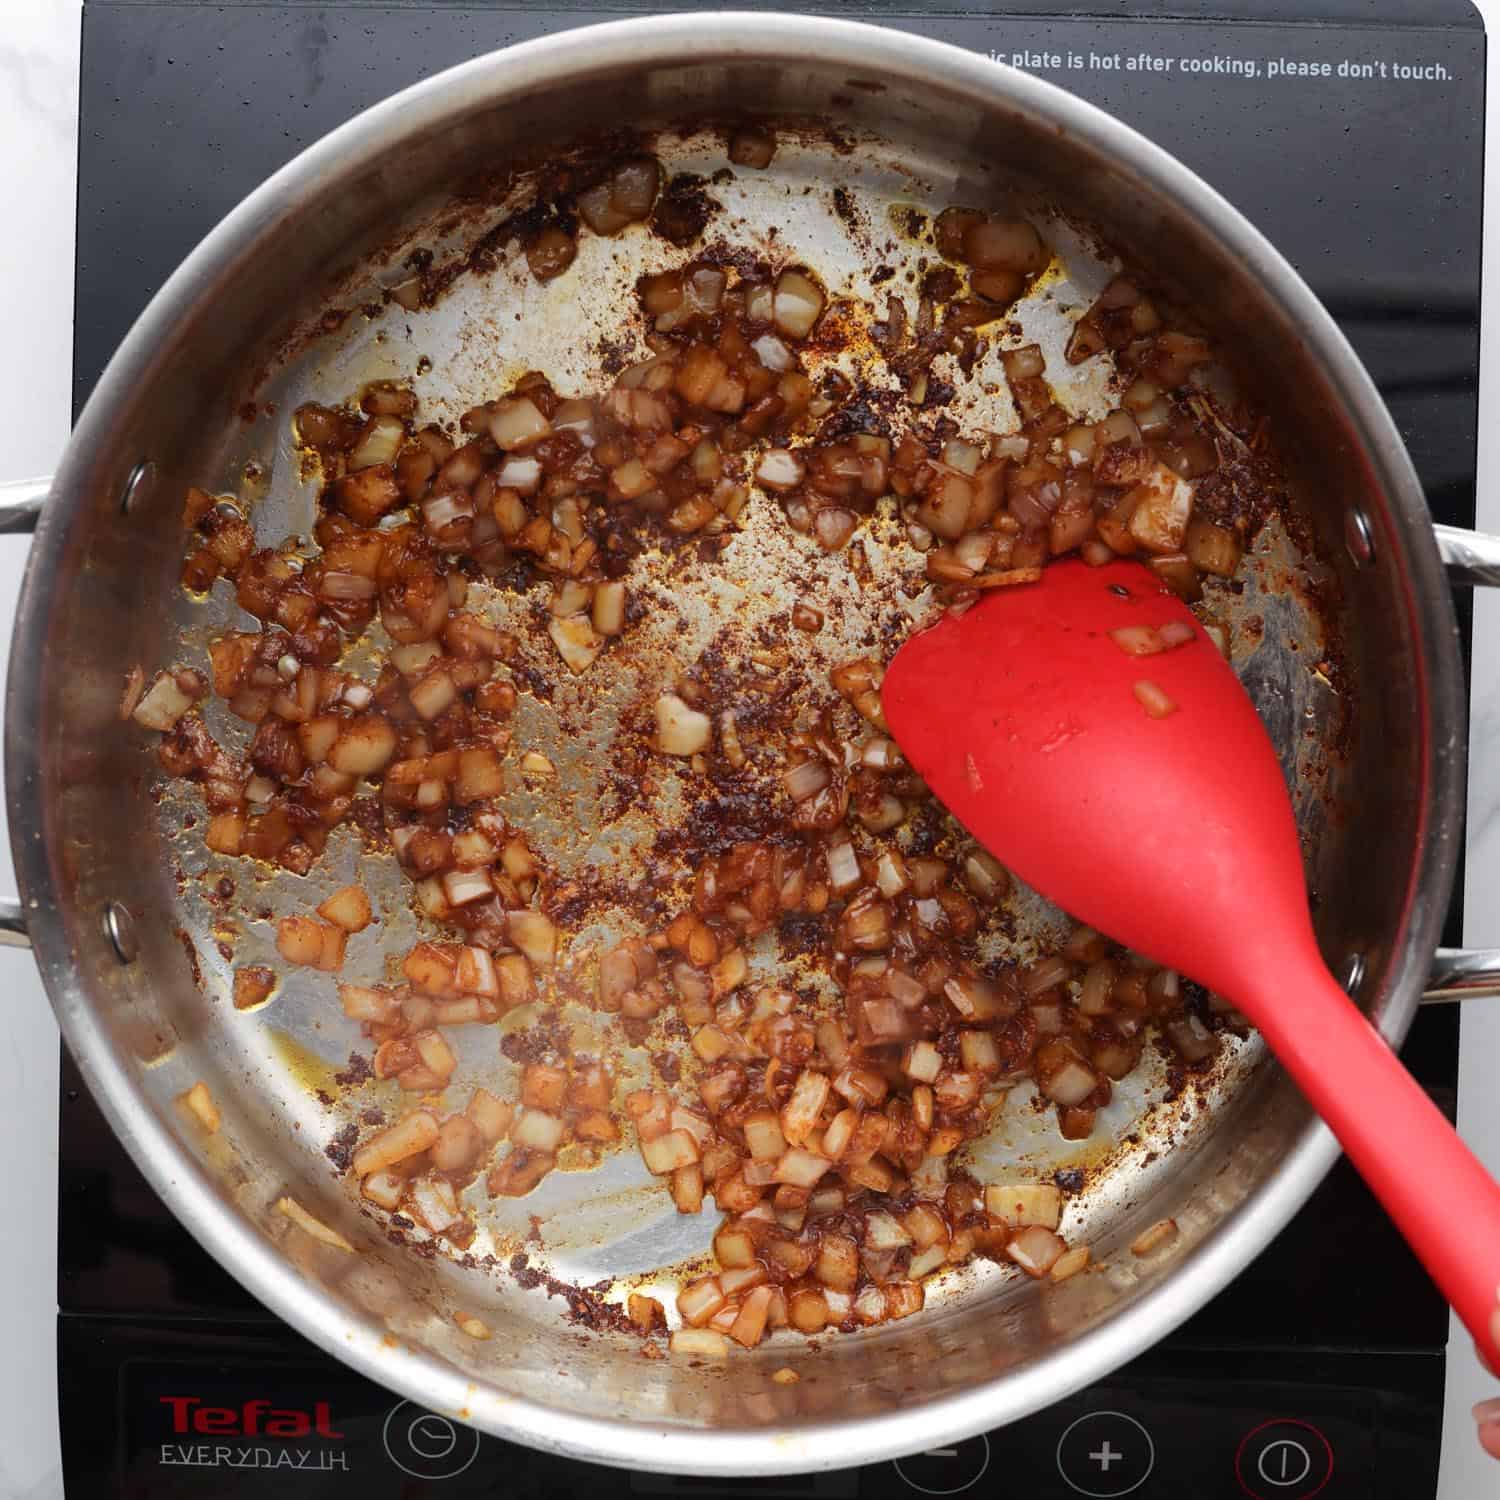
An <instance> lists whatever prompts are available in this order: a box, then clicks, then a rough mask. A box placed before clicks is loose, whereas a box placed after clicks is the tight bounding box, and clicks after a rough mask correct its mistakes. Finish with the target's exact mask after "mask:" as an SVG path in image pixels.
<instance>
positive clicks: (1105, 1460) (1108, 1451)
mask: <svg viewBox="0 0 1500 1500" xmlns="http://www.w3.org/2000/svg"><path fill="white" fill-rule="evenodd" d="M1089 1457H1090V1458H1091V1459H1092V1460H1093V1461H1094V1462H1095V1463H1096V1464H1098V1465H1099V1471H1100V1473H1103V1474H1108V1473H1109V1466H1110V1465H1111V1464H1112V1463H1116V1462H1118V1461H1119V1460H1120V1459H1122V1458H1124V1457H1125V1455H1124V1454H1123V1453H1119V1452H1117V1451H1116V1450H1115V1449H1113V1448H1111V1447H1110V1446H1109V1439H1108V1438H1105V1440H1104V1446H1103V1447H1102V1448H1096V1449H1094V1451H1093V1452H1092V1453H1090V1454H1089Z"/></svg>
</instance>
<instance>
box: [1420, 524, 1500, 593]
mask: <svg viewBox="0 0 1500 1500" xmlns="http://www.w3.org/2000/svg"><path fill="white" fill-rule="evenodd" d="M1432 530H1433V534H1434V535H1435V536H1436V537H1437V544H1438V555H1439V556H1440V557H1441V558H1442V559H1443V567H1444V568H1446V569H1447V570H1448V582H1449V583H1451V584H1453V585H1455V586H1457V585H1461V584H1468V585H1470V586H1471V587H1474V588H1491V589H1493V588H1500V536H1491V535H1489V534H1487V533H1486V532H1483V531H1465V530H1464V529H1463V528H1462V527H1460V526H1434V527H1433V528H1432Z"/></svg>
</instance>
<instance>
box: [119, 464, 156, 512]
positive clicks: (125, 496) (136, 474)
mask: <svg viewBox="0 0 1500 1500" xmlns="http://www.w3.org/2000/svg"><path fill="white" fill-rule="evenodd" d="M150 472H151V460H150V459H149V458H143V459H141V461H140V462H139V463H138V464H136V466H135V467H134V468H133V469H132V470H131V471H130V474H129V477H128V478H127V479H126V480H125V483H124V484H122V485H121V486H120V512H121V514H122V515H127V516H128V515H129V514H130V508H131V506H132V505H134V504H135V501H136V497H137V496H138V495H139V494H140V493H141V491H142V490H143V489H144V488H145V483H146V476H147V475H148V474H149V473H150Z"/></svg>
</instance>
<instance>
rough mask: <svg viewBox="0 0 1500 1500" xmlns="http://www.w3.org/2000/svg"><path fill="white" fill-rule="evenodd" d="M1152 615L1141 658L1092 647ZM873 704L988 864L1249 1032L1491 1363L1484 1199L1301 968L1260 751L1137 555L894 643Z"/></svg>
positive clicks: (1241, 700)
mask: <svg viewBox="0 0 1500 1500" xmlns="http://www.w3.org/2000/svg"><path fill="white" fill-rule="evenodd" d="M1174 621H1175V622H1177V629H1176V631H1171V630H1169V632H1168V635H1169V638H1170V637H1171V636H1173V635H1174V634H1177V633H1180V632H1181V628H1182V627H1184V626H1186V627H1189V628H1191V630H1192V632H1193V635H1192V639H1191V640H1189V641H1188V642H1187V643H1186V644H1184V645H1180V646H1176V647H1174V648H1173V649H1171V650H1168V651H1164V652H1161V653H1159V654H1155V655H1147V656H1131V655H1127V654H1126V652H1125V651H1124V650H1122V649H1121V646H1120V645H1119V644H1117V641H1116V638H1115V637H1113V636H1112V635H1111V632H1113V631H1118V630H1120V629H1122V628H1124V627H1130V626H1151V627H1154V628H1155V629H1157V630H1158V631H1159V630H1160V629H1161V628H1162V627H1163V626H1169V625H1171V624H1172V622H1174ZM1127 639H1128V637H1127ZM881 698H882V700H883V702H884V705H885V715H886V720H887V722H888V723H889V725H890V728H891V732H892V733H893V734H894V735H895V737H896V739H897V741H898V742H899V743H900V745H901V748H902V750H903V752H904V753H905V754H906V756H907V759H908V760H909V761H910V762H911V764H912V766H913V767H914V768H915V769H916V770H917V771H918V772H919V773H920V774H921V775H922V776H923V777H924V778H925V779H926V781H927V782H928V784H929V785H930V786H931V787H932V789H933V791H934V792H936V794H937V795H938V796H939V797H940V798H941V799H942V800H943V802H944V803H945V804H946V805H947V806H948V807H949V808H950V809H951V810H952V812H953V813H954V815H955V816H956V817H957V818H958V819H959V820H960V821H961V822H962V823H963V824H964V825H965V826H966V827H967V828H968V829H969V831H970V832H971V833H973V834H974V836H975V837H976V838H978V839H979V840H980V842H981V843H983V844H984V845H985V846H986V847H987V848H989V849H990V850H992V851H993V852H994V854H995V855H996V857H997V858H999V859H1000V860H1002V861H1003V862H1004V863H1005V864H1006V865H1007V866H1009V867H1010V868H1011V869H1013V870H1014V871H1015V872H1016V874H1017V875H1019V876H1020V877H1021V878H1022V879H1023V880H1025V881H1026V882H1028V884H1030V885H1032V886H1034V887H1035V888H1036V889H1037V890H1039V891H1041V892H1042V893H1043V894H1045V895H1046V896H1048V897H1050V898H1051V899H1052V900H1054V901H1056V902H1057V903H1058V905H1060V906H1061V907H1063V908H1064V910H1066V911H1068V912H1070V913H1071V914H1072V915H1073V916H1075V917H1077V918H1078V919H1079V920H1080V921H1084V922H1087V923H1089V925H1090V926H1093V927H1097V928H1098V929H1099V930H1100V931H1101V932H1105V933H1107V934H1109V936H1110V937H1112V938H1114V939H1115V940H1116V941H1118V942H1121V943H1124V944H1126V945H1127V946H1129V947H1131V948H1134V949H1136V950H1137V951H1139V952H1141V953H1144V954H1147V955H1149V956H1150V957H1151V958H1153V959H1155V960H1156V961H1157V962H1159V963H1163V964H1167V965H1169V966H1171V967H1172V968H1174V969H1178V970H1180V971H1181V972H1183V973H1184V974H1187V975H1190V976H1191V977H1192V978H1194V979H1196V980H1198V981H1199V982H1200V983H1202V984H1205V985H1207V986H1208V987H1209V988H1210V989H1213V990H1215V991H1216V992H1218V993H1219V994H1221V995H1223V996H1224V997H1225V998H1226V999H1229V1000H1232V1001H1233V1002H1234V1004H1235V1005H1237V1006H1239V1007H1240V1009H1241V1010H1243V1011H1244V1013H1245V1014H1246V1015H1247V1016H1249V1017H1250V1019H1251V1020H1252V1021H1254V1023H1255V1024H1256V1026H1258V1027H1259V1028H1260V1030H1261V1032H1262V1034H1263V1035H1264V1036H1265V1038H1266V1040H1267V1041H1268V1042H1269V1043H1270V1045H1271V1047H1272V1048H1273V1049H1274V1051H1275V1052H1276V1055H1277V1056H1278V1057H1279V1058H1280V1059H1281V1061H1282V1063H1283V1065H1284V1066H1285V1067H1286V1068H1287V1070H1288V1071H1289V1072H1290V1073H1291V1075H1292V1077H1293V1078H1295V1079H1296V1081H1297V1083H1298V1084H1299V1085H1300V1087H1301V1089H1302V1091H1303V1093H1304V1094H1305V1095H1306V1096H1307V1098H1308V1100H1309V1101H1310V1102H1311V1103H1312V1105H1313V1106H1314V1108H1316V1109H1317V1111H1318V1112H1319V1114H1321V1115H1322V1116H1323V1118H1324V1119H1325V1120H1326V1121H1327V1122H1328V1124H1329V1126H1330V1127H1331V1128H1332V1129H1333V1131H1334V1133H1335V1134H1336V1135H1337V1136H1338V1138H1339V1140H1340V1141H1341V1142H1342V1143H1343V1146H1344V1150H1345V1151H1346V1152H1348V1154H1349V1158H1350V1160H1351V1161H1353V1163H1354V1165H1355V1166H1356V1167H1357V1168H1358V1169H1359V1170H1360V1172H1361V1173H1362V1174H1363V1175H1364V1178H1365V1181H1366V1182H1368V1183H1369V1185H1370V1187H1371V1188H1372V1189H1373V1190H1374V1192H1375V1193H1376V1195H1377V1196H1378V1197H1379V1198H1380V1200H1381V1202H1382V1203H1383V1204H1384V1205H1385V1207H1386V1209H1387V1211H1388V1212H1389V1213H1390V1215H1391V1218H1392V1219H1393V1220H1394V1221H1395V1223H1396V1224H1397V1226H1398V1227H1399V1228H1400V1230H1401V1232H1402V1234H1404V1235H1405V1236H1406V1238H1407V1240H1408V1242H1409V1243H1410V1244H1411V1247H1412V1249H1413V1250H1415V1251H1416V1253H1417V1255H1418V1256H1419V1257H1420V1258H1421V1259H1422V1261H1423V1263H1424V1264H1425V1265H1426V1267H1427V1269H1428V1271H1429V1272H1430V1273H1431V1275H1432V1277H1433V1280H1434V1281H1436V1282H1437V1284H1438V1286H1439V1287H1440V1288H1441V1289H1442V1292H1443V1295H1444V1296H1445V1297H1447V1299H1448V1301H1449V1302H1450V1303H1451V1304H1452V1305H1453V1307H1454V1308H1455V1309H1457V1311H1458V1314H1459V1316H1460V1317H1461V1318H1462V1319H1463V1321H1464V1323H1465V1324H1466V1325H1467V1326H1468V1329H1469V1331H1470V1333H1472V1334H1473V1335H1474V1338H1475V1340H1476V1342H1477V1343H1478V1345H1479V1347H1480V1350H1481V1352H1482V1353H1483V1354H1484V1356H1485V1357H1486V1358H1487V1359H1488V1360H1489V1362H1490V1363H1491V1365H1492V1366H1493V1367H1495V1368H1497V1369H1500V1360H1497V1353H1500V1351H1497V1349H1496V1345H1495V1340H1494V1339H1493V1338H1492V1336H1491V1333H1490V1316H1491V1314H1492V1313H1493V1312H1494V1311H1495V1309H1496V1307H1497V1305H1500V1302H1497V1297H1500V1187H1497V1185H1496V1184H1495V1182H1494V1181H1493V1180H1492V1179H1491V1177H1490V1175H1489V1174H1488V1172H1486V1171H1485V1169H1484V1168H1483V1167H1482V1166H1481V1165H1480V1164H1479V1162H1478V1161H1476V1160H1475V1158H1474V1156H1473V1155H1472V1154H1471V1153H1470V1151H1469V1150H1468V1148H1467V1147H1466V1146H1465V1145H1464V1144H1463V1142H1462V1141H1460V1140H1459V1138H1458V1136H1457V1134H1455V1132H1454V1130H1453V1127H1452V1126H1451V1125H1449V1123H1448V1121H1447V1120H1446V1119H1445V1118H1444V1117H1443V1115H1442V1113H1441V1112H1440V1111H1439V1110H1438V1109H1437V1107H1436V1106H1435V1105H1434V1104H1433V1103H1432V1101H1431V1100H1430V1099H1429V1098H1428V1097H1427V1095H1426V1094H1425V1093H1423V1091H1422V1090H1421V1088H1420V1087H1419V1086H1418V1085H1417V1084H1416V1082H1415V1081H1414V1080H1413V1079H1412V1077H1411V1075H1410V1074H1409V1073H1408V1072H1407V1071H1406V1069H1405V1068H1403V1067H1402V1066H1401V1063H1400V1061H1399V1060H1398V1059H1397V1057H1396V1055H1395V1054H1394V1053H1393V1052H1392V1051H1391V1050H1390V1048H1389V1047H1388V1046H1387V1045H1386V1043H1385V1042H1384V1041H1383V1040H1382V1038H1381V1037H1380V1035H1379V1033H1378V1032H1376V1030H1375V1029H1374V1027H1373V1026H1371V1025H1370V1023H1369V1022H1368V1021H1367V1020H1366V1019H1365V1018H1364V1016H1363V1015H1362V1014H1361V1013H1360V1011H1359V1010H1358V1009H1357V1008H1356V1007H1355V1005H1354V1004H1353V1002H1352V1001H1350V999H1349V998H1348V996H1346V995H1345V993H1344V991H1343V990H1342V989H1341V988H1340V987H1339V985H1338V984H1337V982H1336V981H1335V980H1334V979H1333V977H1332V976H1331V975H1330V974H1329V972H1328V970H1327V969H1326V968H1325V967H1324V965H1323V960H1322V958H1321V956H1320V955H1319V952H1318V947H1317V943H1316V941H1315V940H1314V938H1313V930H1312V922H1311V919H1310V918H1309V915H1308V909H1307V895H1306V887H1305V884H1304V878H1303V872H1302V856H1301V851H1300V848H1299V846H1298V841H1297V828H1296V824H1295V822H1294V819H1293V814H1292V807H1291V802H1290V799H1289V798H1288V796H1287V790H1286V785H1285V782H1284V781H1283V779H1282V774H1281V768H1280V766H1279V764H1278V763H1277V760H1276V755H1275V752H1274V750H1273V749H1272V747H1271V742H1270V739H1269V737H1268V736H1267V734H1266V732H1265V729H1264V728H1263V727H1262V725H1261V722H1260V720H1259V718H1258V717H1257V716H1256V712H1255V708H1254V706H1253V705H1252V704H1251V702H1250V699H1249V697H1248V695H1247V694H1246V693H1245V690H1244V689H1243V688H1242V687H1241V686H1240V683H1239V680H1238V679H1237V678H1236V677H1235V675H1234V672H1233V670H1232V669H1231V668H1230V666H1229V664H1228V663H1227V662H1226V661H1225V660H1224V658H1223V657H1222V656H1221V655H1220V654H1219V652H1218V651H1217V650H1216V649H1215V647H1214V644H1213V642H1212V641H1211V640H1209V639H1208V638H1207V637H1205V636H1204V634H1203V630H1202V627H1201V626H1200V625H1199V624H1198V622H1197V621H1196V620H1195V619H1194V618H1193V616H1192V614H1191V613H1190V612H1189V611H1188V609H1187V607H1186V606H1185V605H1184V604H1183V603H1182V602H1181V601H1180V600H1179V599H1178V598H1177V597H1176V596H1175V595H1173V594H1171V593H1168V592H1167V591H1166V590H1165V589H1164V588H1163V587H1162V585H1161V584H1160V583H1159V582H1158V581H1157V580H1156V578H1155V577H1154V575H1153V574H1151V573H1150V572H1148V571H1147V570H1146V569H1145V568H1143V567H1141V566H1140V565H1139V564H1138V563H1132V562H1115V563H1110V564H1108V565H1106V566H1105V567H1102V568H1090V567H1086V566H1084V564H1082V563H1079V562H1062V563H1056V564H1053V565H1051V566H1049V567H1047V568H1045V569H1044V570H1043V572H1042V577H1041V581H1040V582H1039V583H1036V584H1032V585H1027V586H1023V587H1017V588H1005V589H999V590H996V591H994V592H993V593H992V594H990V595H989V596H988V597H987V598H985V599H984V600H982V601H981V602H980V603H979V604H977V605H976V606H975V607H974V608H973V609H971V610H970V611H969V612H968V613H967V614H964V615H961V616H959V617H958V618H956V619H955V618H951V617H949V618H945V619H944V620H943V621H942V623H940V624H938V625H936V626H934V627H933V628H932V629H931V630H927V631H924V632H923V633H922V634H921V635H918V636H915V637H913V638H912V639H911V640H910V641H908V642H907V643H906V645H905V646H903V647H902V648H901V650H900V651H898V652H897V653H896V658H895V660H894V661H893V662H892V663H891V665H890V669H889V671H887V673H886V675H885V681H884V684H883V685H882V688H881ZM1143 698H1144V699H1145V700H1146V703H1147V704H1150V705H1153V706H1154V707H1155V708H1156V710H1157V712H1162V710H1163V709H1166V712H1165V714H1164V716H1163V717H1159V718H1158V717H1152V716H1151V714H1150V713H1148V711H1147V707H1146V706H1145V705H1143V702H1142V699H1143ZM1163 700H1165V701H1163Z"/></svg>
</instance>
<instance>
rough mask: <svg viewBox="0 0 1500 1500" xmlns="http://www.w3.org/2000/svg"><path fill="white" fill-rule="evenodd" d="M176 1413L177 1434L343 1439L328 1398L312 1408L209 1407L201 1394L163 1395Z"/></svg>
mask: <svg viewBox="0 0 1500 1500" xmlns="http://www.w3.org/2000/svg"><path fill="white" fill-rule="evenodd" d="M160 1399H161V1404H162V1405H163V1406H165V1407H168V1408H169V1409H170V1410H171V1413H172V1431H173V1432H175V1433H188V1432H202V1433H207V1434H208V1435H210V1436H213V1437H259V1436H265V1437H286V1438H299V1437H325V1438H341V1437H343V1435H344V1434H343V1433H342V1432H339V1431H338V1430H337V1429H336V1428H335V1427H334V1425H333V1412H332V1409H331V1408H330V1407H329V1404H328V1403H327V1402H326V1401H317V1402H314V1403H313V1408H312V1410H311V1411H303V1410H301V1409H300V1408H298V1407H284V1406H272V1405H271V1403H270V1402H269V1401H261V1400H259V1399H257V1400H254V1401H247V1402H245V1404H244V1405H243V1406H205V1405H204V1404H203V1403H202V1401H200V1400H199V1399H198V1397H197V1396H162V1397H161V1398H160Z"/></svg>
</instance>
